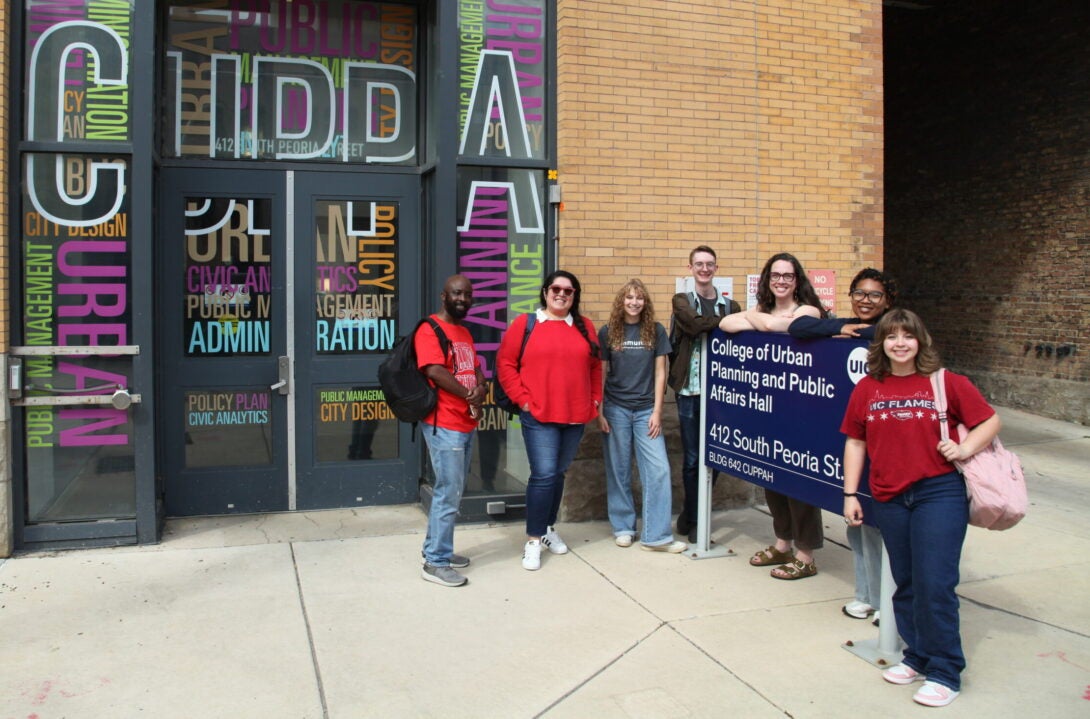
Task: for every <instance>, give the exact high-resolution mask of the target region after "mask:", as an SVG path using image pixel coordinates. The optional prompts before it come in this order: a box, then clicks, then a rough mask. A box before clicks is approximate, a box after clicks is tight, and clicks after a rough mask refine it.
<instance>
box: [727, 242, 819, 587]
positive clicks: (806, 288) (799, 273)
mask: <svg viewBox="0 0 1090 719" xmlns="http://www.w3.org/2000/svg"><path fill="white" fill-rule="evenodd" d="M825 315H826V312H825V310H824V309H823V308H822V306H821V301H820V300H819V299H818V296H817V292H815V291H814V287H813V285H811V284H810V278H809V277H807V276H806V271H805V270H803V269H802V263H801V262H799V261H798V259H796V258H795V256H794V255H791V254H788V253H786V252H781V253H779V254H776V255H773V256H772V257H770V258H769V259H768V262H766V263H765V266H764V268H763V269H762V270H761V279H760V282H759V283H758V285H757V307H755V308H754V309H751V310H747V311H745V312H736V313H734V314H732V315H727V316H726V317H724V318H723V320H722V321H721V322H720V323H719V328H720V329H721V330H723V331H724V332H741V331H743V330H757V331H759V332H786V331H787V328H788V327H790V326H791V323H792V322H794V321H796V320H798V319H799V318H800V317H811V318H814V319H823V318H824V317H825ZM765 502H766V503H767V504H768V511H769V512H770V513H771V514H772V531H773V533H774V534H775V535H776V542H775V544H770V545H769V546H767V547H765V548H764V549H762V550H760V551H759V552H757V553H756V554H754V555H753V556H752V557H750V558H749V563H750V564H751V565H753V566H754V567H768V566H772V567H774V568H773V569H772V571H771V575H772V577H773V578H774V579H788V580H791V579H805V578H806V577H812V576H814V575H815V574H817V565H816V564H815V563H814V550H816V549H820V548H821V547H822V545H823V544H824V543H825V534H824V532H823V531H822V527H821V510H820V509H818V508H817V507H815V506H813V505H810V504H806V503H805V502H801V501H799V500H797V499H794V498H792V497H788V496H786V495H783V494H780V493H779V492H773V491H772V490H770V489H765ZM792 543H793V544H794V551H792Z"/></svg>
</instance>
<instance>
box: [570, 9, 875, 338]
mask: <svg viewBox="0 0 1090 719" xmlns="http://www.w3.org/2000/svg"><path fill="white" fill-rule="evenodd" d="M881 17H882V16H881V3H880V2H879V1H878V0H868V1H865V2H859V1H849V0H830V1H828V2H821V3H814V2H809V1H808V0H807V1H799V2H785V1H780V2H767V1H766V2H723V1H722V0H692V1H689V2H680V1H673V0H671V1H670V2H663V1H662V0H624V1H623V2H601V1H595V0H558V52H557V55H558V100H559V124H558V128H559V129H558V138H559V142H558V144H559V158H558V160H559V161H558V170H559V181H560V184H561V185H562V188H563V199H564V206H565V209H564V211H563V212H562V213H561V215H560V265H561V266H562V267H565V268H567V269H571V270H573V271H574V272H576V273H577V274H578V275H579V276H580V279H581V280H582V284H583V287H584V297H583V304H584V309H585V311H586V312H587V314H588V315H589V316H591V317H592V318H593V319H595V320H600V319H603V318H604V317H605V315H606V312H607V309H608V307H609V303H610V302H611V300H612V297H613V295H614V293H615V292H616V290H617V289H618V288H619V287H620V285H621V284H622V283H623V282H624V281H625V280H626V279H628V278H629V277H631V276H639V277H641V278H642V279H643V280H644V281H645V282H647V283H648V285H649V287H650V288H651V291H652V293H653V294H654V297H655V299H656V300H657V302H658V305H657V310H658V313H659V315H660V319H665V317H666V316H667V308H668V304H667V301H668V298H669V296H670V295H671V294H672V293H673V291H674V278H675V277H678V276H682V275H685V274H687V271H686V264H687V259H688V253H689V250H690V249H691V248H692V247H693V246H695V245H697V244H701V243H703V244H709V245H712V246H713V247H714V248H715V249H716V250H717V252H718V254H719V262H720V268H721V269H720V275H723V276H733V277H734V283H735V294H736V296H737V297H738V298H739V299H740V300H741V301H742V302H743V304H744V296H745V294H744V293H745V275H746V274H747V273H752V272H757V271H759V270H760V268H761V266H762V265H763V264H764V262H765V260H766V259H767V258H768V257H769V256H770V255H772V254H774V253H776V252H780V251H790V252H793V253H795V254H797V255H798V256H799V258H800V259H801V260H802V262H803V264H804V265H805V266H806V267H807V268H808V269H833V270H835V271H836V272H837V282H838V285H837V292H838V297H837V304H838V311H839V312H841V313H844V312H847V311H848V310H849V305H848V302H847V297H846V290H847V282H848V281H849V280H850V279H851V276H852V275H854V273H855V272H856V271H857V270H858V269H860V268H861V267H864V266H868V265H873V266H880V264H881V258H882V215H883V206H882V203H883V197H882V195H883V187H882V173H883V156H882V152H883V150H882V142H883V131H882V122H883V120H882V37H881V32H882V27H881Z"/></svg>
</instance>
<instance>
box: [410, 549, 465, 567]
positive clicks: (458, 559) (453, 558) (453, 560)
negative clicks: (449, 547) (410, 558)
mask: <svg viewBox="0 0 1090 719" xmlns="http://www.w3.org/2000/svg"><path fill="white" fill-rule="evenodd" d="M420 561H421V563H423V564H427V563H428V560H427V557H425V556H424V552H423V551H421V552H420ZM450 566H452V567H454V568H455V569H464V568H465V567H468V566H469V557H463V556H462V555H461V554H454V553H453V552H452V553H451V555H450Z"/></svg>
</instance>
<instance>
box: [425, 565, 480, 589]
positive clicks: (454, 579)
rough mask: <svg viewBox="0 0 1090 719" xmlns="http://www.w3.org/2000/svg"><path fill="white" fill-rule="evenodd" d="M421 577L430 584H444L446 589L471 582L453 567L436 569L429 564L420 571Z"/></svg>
mask: <svg viewBox="0 0 1090 719" xmlns="http://www.w3.org/2000/svg"><path fill="white" fill-rule="evenodd" d="M420 576H421V577H423V578H424V579H426V580H428V581H429V582H435V583H436V584H442V585H443V586H444V587H460V586H462V585H463V584H465V583H466V582H468V581H469V580H468V579H466V578H465V577H463V576H462V575H461V574H458V572H456V571H454V569H452V568H451V567H436V566H435V565H433V564H427V563H425V564H424V567H423V568H422V569H421V570H420Z"/></svg>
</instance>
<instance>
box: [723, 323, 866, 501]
mask: <svg viewBox="0 0 1090 719" xmlns="http://www.w3.org/2000/svg"><path fill="white" fill-rule="evenodd" d="M708 347H709V352H708V362H707V375H706V377H705V381H706V384H705V387H706V388H707V391H706V392H705V398H706V401H707V411H706V414H705V417H706V418H707V419H706V424H705V431H706V440H705V441H706V444H705V462H706V464H707V465H708V466H709V467H712V468H715V469H718V470H720V471H721V472H726V473H727V474H729V475H731V476H734V477H739V478H740V479H744V480H746V481H748V482H752V483H753V484H756V485H758V486H760V487H763V488H765V489H772V490H775V491H777V492H779V493H780V494H785V495H788V496H790V497H794V498H796V499H800V500H802V501H804V502H806V503H808V504H813V505H815V506H818V507H821V508H822V509H826V510H828V511H830V512H834V513H836V514H840V513H841V512H843V510H844V499H843V496H842V492H843V488H844V469H843V460H842V458H843V456H844V435H842V434H841V433H840V422H841V420H842V419H843V418H844V410H845V409H846V408H847V406H848V398H849V397H850V396H851V393H852V390H853V389H854V388H855V383H856V382H858V381H859V380H860V379H861V378H862V377H863V376H864V375H865V374H866V371H867V342H866V341H864V340H857V339H832V338H829V339H814V340H797V339H794V338H793V337H791V336H790V335H786V334H779V333H768V332H739V333H736V334H727V333H725V332H722V331H719V330H716V331H714V332H713V333H712V334H711V335H710V337H709V339H708ZM864 477H866V472H864ZM859 491H860V494H861V497H860V499H861V501H862V502H863V516H864V517H867V518H868V519H869V518H870V517H871V516H872V513H871V511H870V506H869V505H870V488H869V487H868V486H867V484H866V481H865V479H864V482H863V484H862V486H861V487H860V490H859ZM868 523H869V522H868Z"/></svg>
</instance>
